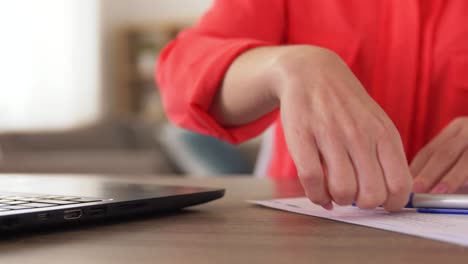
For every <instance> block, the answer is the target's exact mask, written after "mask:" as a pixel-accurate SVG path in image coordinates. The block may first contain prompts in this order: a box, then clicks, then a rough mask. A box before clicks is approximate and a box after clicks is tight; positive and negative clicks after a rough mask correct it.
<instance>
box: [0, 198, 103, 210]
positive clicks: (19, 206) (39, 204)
mask: <svg viewBox="0 0 468 264" xmlns="http://www.w3.org/2000/svg"><path fill="white" fill-rule="evenodd" d="M101 201H103V200H102V199H97V198H88V197H75V196H57V195H31V196H29V195H27V196H24V195H21V196H14V195H2V194H0V212H6V211H12V210H24V209H35V208H43V207H51V206H60V205H71V204H83V203H93V202H101Z"/></svg>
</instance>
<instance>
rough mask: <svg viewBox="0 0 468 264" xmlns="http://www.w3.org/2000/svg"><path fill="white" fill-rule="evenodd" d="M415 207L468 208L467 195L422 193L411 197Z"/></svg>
mask: <svg viewBox="0 0 468 264" xmlns="http://www.w3.org/2000/svg"><path fill="white" fill-rule="evenodd" d="M412 198H413V199H412V205H413V207H415V208H444V209H468V195H464V194H423V193H417V194H414V195H413V197H412Z"/></svg>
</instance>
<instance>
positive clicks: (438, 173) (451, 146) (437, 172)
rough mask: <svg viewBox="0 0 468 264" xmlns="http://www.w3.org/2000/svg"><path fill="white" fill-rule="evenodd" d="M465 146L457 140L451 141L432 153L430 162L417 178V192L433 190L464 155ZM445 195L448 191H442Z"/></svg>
mask: <svg viewBox="0 0 468 264" xmlns="http://www.w3.org/2000/svg"><path fill="white" fill-rule="evenodd" d="M464 149H465V146H464V145H463V144H460V142H458V141H457V140H450V141H449V142H448V143H446V144H444V145H443V146H442V147H440V148H438V149H436V150H434V152H433V153H431V156H430V158H429V160H428V161H427V162H426V164H425V165H424V166H423V168H422V169H421V171H420V172H419V174H418V175H417V176H416V178H415V184H416V185H417V187H416V188H417V189H416V190H415V191H417V192H428V191H430V190H432V189H433V188H434V187H435V185H436V184H437V182H438V181H439V180H440V179H441V178H442V177H443V176H444V175H445V174H446V173H447V172H448V171H449V170H450V168H451V167H452V166H453V165H454V164H455V163H456V162H457V160H458V158H459V157H460V155H461V154H462V153H463V151H464ZM440 191H441V192H440V193H445V192H447V190H440Z"/></svg>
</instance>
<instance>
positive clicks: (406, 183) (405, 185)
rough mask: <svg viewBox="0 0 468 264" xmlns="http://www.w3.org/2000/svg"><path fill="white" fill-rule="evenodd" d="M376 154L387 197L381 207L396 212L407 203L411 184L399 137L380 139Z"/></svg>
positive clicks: (392, 136)
mask: <svg viewBox="0 0 468 264" xmlns="http://www.w3.org/2000/svg"><path fill="white" fill-rule="evenodd" d="M392 138H393V140H392ZM377 154H378V158H379V162H380V165H381V167H382V171H383V174H384V177H385V181H386V187H387V196H388V197H387V201H386V202H385V203H384V204H383V205H384V207H385V210H387V211H390V212H392V211H398V210H400V209H401V208H403V207H404V206H405V205H406V204H407V203H408V199H409V196H410V193H411V189H412V184H413V180H412V176H411V173H410V170H409V167H408V163H407V161H406V157H405V153H404V150H403V146H402V144H401V141H400V139H399V136H395V135H388V137H386V138H384V139H382V140H381V141H380V142H379V143H378V145H377Z"/></svg>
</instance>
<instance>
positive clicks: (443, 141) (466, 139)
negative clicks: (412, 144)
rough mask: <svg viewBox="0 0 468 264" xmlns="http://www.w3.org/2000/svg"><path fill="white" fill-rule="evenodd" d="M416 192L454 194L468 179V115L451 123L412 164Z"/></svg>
mask: <svg viewBox="0 0 468 264" xmlns="http://www.w3.org/2000/svg"><path fill="white" fill-rule="evenodd" d="M411 172H412V173H413V176H415V180H414V181H415V184H414V191H415V192H431V193H438V194H443V193H452V192H455V191H456V190H457V189H458V188H459V187H461V186H462V185H463V184H464V183H465V181H466V180H467V179H468V117H461V118H458V119H456V120H454V121H453V122H452V123H450V124H449V125H448V126H447V127H446V128H445V129H444V130H443V131H442V132H441V133H440V134H439V135H438V136H437V137H435V138H434V139H433V140H432V141H431V142H430V143H429V144H428V145H427V146H426V147H424V148H423V149H422V150H421V151H420V152H419V153H418V154H417V155H416V157H415V158H414V160H413V162H412V163H411Z"/></svg>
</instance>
